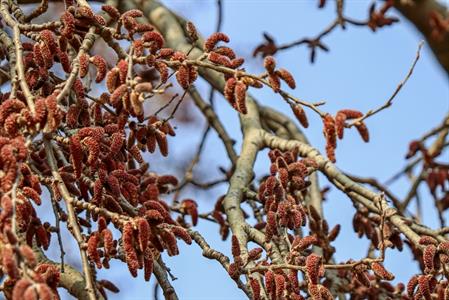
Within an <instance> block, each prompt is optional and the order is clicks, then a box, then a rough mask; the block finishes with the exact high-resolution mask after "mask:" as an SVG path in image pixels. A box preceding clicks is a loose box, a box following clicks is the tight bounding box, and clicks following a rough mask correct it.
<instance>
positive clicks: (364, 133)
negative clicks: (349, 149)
mask: <svg viewBox="0 0 449 300" xmlns="http://www.w3.org/2000/svg"><path fill="white" fill-rule="evenodd" d="M355 127H356V128H357V131H358V132H359V134H360V136H361V138H362V140H363V141H364V142H365V143H368V142H369V131H368V127H366V125H365V123H363V122H362V123H358V124H356V125H355Z"/></svg>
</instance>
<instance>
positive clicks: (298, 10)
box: [98, 0, 449, 300]
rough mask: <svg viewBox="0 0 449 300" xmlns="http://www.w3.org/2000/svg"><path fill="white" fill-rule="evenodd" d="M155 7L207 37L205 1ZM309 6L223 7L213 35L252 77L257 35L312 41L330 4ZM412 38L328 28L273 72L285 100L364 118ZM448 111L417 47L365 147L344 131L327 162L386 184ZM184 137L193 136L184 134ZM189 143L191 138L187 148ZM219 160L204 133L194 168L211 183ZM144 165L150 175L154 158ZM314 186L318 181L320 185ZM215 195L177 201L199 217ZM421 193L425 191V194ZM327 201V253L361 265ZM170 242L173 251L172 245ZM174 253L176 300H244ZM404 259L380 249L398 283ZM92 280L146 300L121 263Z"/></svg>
mask: <svg viewBox="0 0 449 300" xmlns="http://www.w3.org/2000/svg"><path fill="white" fill-rule="evenodd" d="M165 3H167V5H168V6H169V7H172V8H173V9H174V10H175V11H176V12H178V13H180V14H182V15H184V16H185V17H186V18H188V19H190V20H192V21H193V22H194V23H195V24H196V25H197V27H198V29H199V30H200V31H201V33H202V34H203V35H205V36H207V35H209V34H211V33H212V32H213V30H214V28H215V20H216V10H215V1H212V0H208V1H204V0H191V1H181V0H178V1H165ZM316 4H317V1H311V0H307V1H296V0H277V1H275V0H270V1H267V0H259V1H256V0H239V1H237V0H232V1H229V0H228V1H227V0H224V23H223V31H224V32H226V33H227V34H228V35H229V36H230V38H231V43H230V45H231V46H232V47H233V48H234V49H235V50H236V52H237V53H238V54H239V55H240V56H243V57H245V58H247V69H248V71H251V72H256V73H257V72H261V71H262V68H261V63H262V61H261V59H253V58H252V57H251V52H252V50H253V49H254V47H255V46H256V45H257V44H258V43H260V42H261V41H262V35H261V34H262V32H263V31H267V32H269V33H270V34H271V35H273V36H275V38H276V40H277V41H278V42H279V43H284V42H289V41H292V40H295V39H298V38H301V37H304V36H313V35H315V34H316V33H318V32H319V31H320V30H321V29H323V28H324V27H325V26H326V25H327V24H328V23H330V22H331V21H332V20H333V18H334V16H335V15H334V14H335V13H334V11H335V8H334V5H333V1H329V4H328V5H327V8H326V9H324V10H318V9H317V7H316V6H317V5H316ZM369 4H370V1H365V0H359V1H347V5H346V6H347V7H346V14H347V15H348V16H352V17H355V18H365V17H366V15H367V9H368V6H369ZM392 14H395V12H393V13H392ZM420 40H421V37H420V36H419V34H418V33H417V32H416V31H415V29H414V28H413V27H412V26H411V25H410V24H408V23H407V21H405V20H402V19H401V22H400V23H399V24H396V25H395V26H393V27H390V28H385V29H380V30H379V31H378V32H376V33H372V32H371V31H370V30H369V29H367V28H356V27H351V26H348V28H347V30H346V31H342V30H341V29H339V30H337V31H336V32H334V33H333V34H331V35H330V36H329V37H327V38H325V40H324V42H325V43H326V44H327V45H328V46H329V47H330V49H331V51H330V52H329V53H321V52H320V53H318V56H317V61H316V63H315V64H314V65H311V64H310V63H309V55H308V54H309V53H308V50H307V48H306V47H300V48H295V49H291V50H289V51H285V52H282V53H279V54H278V55H276V58H277V61H278V65H279V66H282V67H285V68H287V69H288V70H290V71H291V72H292V73H293V74H294V76H295V78H296V79H297V88H296V90H295V91H294V94H295V95H297V96H298V97H300V98H303V99H306V100H309V101H318V100H325V101H326V102H327V104H326V106H325V108H324V110H326V111H328V112H330V113H335V112H336V111H337V110H339V109H343V108H353V109H358V110H361V111H367V110H368V109H371V108H375V107H377V106H379V105H381V104H383V103H384V102H385V101H386V99H388V97H389V96H390V95H391V93H392V92H393V90H394V89H395V88H396V86H397V85H398V83H399V82H400V81H401V80H402V79H403V78H404V76H405V74H406V72H407V71H408V69H409V67H410V64H411V62H412V60H413V59H414V57H415V53H416V49H417V47H418V43H419V41H420ZM200 87H204V85H200ZM201 91H202V92H203V93H204V94H205V95H206V92H207V89H204V88H202V89H201ZM252 94H253V95H255V96H256V98H257V99H258V100H259V101H260V102H261V103H263V104H266V105H270V106H273V107H276V108H277V109H279V110H281V111H283V112H285V113H287V114H289V115H291V113H290V111H289V108H288V106H287V105H286V104H285V103H284V102H283V101H282V100H281V99H280V98H279V96H276V95H275V94H273V93H272V92H270V91H269V90H262V91H252ZM217 107H218V110H219V111H220V113H221V117H222V119H223V120H224V122H225V124H226V127H227V128H228V129H229V132H231V133H233V137H234V138H236V139H237V140H239V139H240V128H239V124H238V122H237V117H236V112H235V111H233V110H231V109H230V108H229V107H228V104H227V103H226V102H225V101H224V100H223V99H222V98H219V99H217ZM448 109H449V84H448V78H447V76H446V75H445V74H444V73H443V72H442V71H441V70H440V68H439V66H438V65H437V63H436V62H435V59H434V57H433V56H432V53H431V51H430V49H429V48H428V47H424V49H423V52H422V58H421V59H420V60H419V62H418V65H417V67H416V69H415V72H414V74H413V76H412V77H411V79H410V80H409V82H408V83H407V85H406V86H405V87H404V88H403V90H402V91H401V92H400V94H399V95H398V96H397V97H396V99H395V100H394V105H393V106H392V107H391V108H389V109H388V110H386V111H384V112H382V113H381V114H379V115H376V116H374V117H372V118H370V119H369V120H368V121H367V125H368V127H369V129H370V134H371V142H370V143H369V144H365V143H363V142H362V141H361V139H360V138H359V136H358V134H357V133H356V132H355V131H349V132H347V133H346V134H345V139H344V140H343V142H340V143H339V145H338V149H337V160H338V162H337V165H338V166H339V167H340V168H341V169H343V170H345V171H348V172H350V173H352V174H356V175H360V176H373V177H377V178H379V179H380V181H384V180H386V179H387V178H388V177H389V176H391V175H392V174H394V173H395V171H397V170H399V169H400V168H401V166H404V164H405V160H404V155H405V153H406V151H407V145H408V143H409V142H410V141H411V140H412V139H414V138H418V137H420V136H421V135H422V134H423V133H425V132H426V131H428V130H429V129H430V128H432V127H434V126H436V125H438V124H439V122H440V121H441V120H442V117H443V116H444V114H446V113H447V111H448ZM308 115H309V119H310V121H311V126H310V128H309V129H307V130H306V131H305V133H306V135H307V136H308V138H309V139H310V141H311V142H312V143H313V144H314V145H315V146H316V147H318V148H319V149H320V150H323V144H324V139H323V135H322V125H321V120H320V119H319V118H318V117H317V116H315V115H314V114H313V113H312V112H309V113H308ZM202 128H203V126H202V125H196V126H193V125H192V126H190V127H188V128H180V129H179V130H178V137H176V139H175V142H174V143H172V145H173V146H172V149H173V151H174V152H172V155H174V156H175V157H176V155H177V154H178V155H191V154H192V153H193V152H194V147H192V145H194V144H196V143H197V141H198V139H199V138H200V136H201V134H200V132H201V131H202ZM190 130H194V131H195V132H196V133H198V134H197V135H192V134H191V131H190ZM189 131H190V134H189ZM183 133H185V134H183ZM192 137H194V138H195V139H197V140H194V141H192V139H193V138H192ZM181 141H182V142H181ZM175 143H176V144H177V146H175ZM179 143H182V144H179ZM239 147H240V143H238V144H237V145H236V149H237V150H238V151H239V149H240V148H239ZM217 153H218V154H217ZM222 154H223V148H222V146H221V145H220V144H219V141H218V140H217V138H216V136H215V134H212V135H211V136H210V138H209V140H208V148H207V151H206V153H205V156H204V157H203V159H202V161H201V162H200V165H199V167H198V169H201V167H208V166H209V170H212V175H210V176H211V177H213V178H215V176H218V173H217V172H216V171H215V169H217V166H218V165H220V161H217V159H216V158H217V155H222ZM222 164H223V163H222ZM226 164H227V163H226ZM153 166H154V168H155V169H158V165H157V162H156V161H155V163H154V164H153ZM159 168H160V167H159ZM267 171H268V164H267V160H266V155H265V153H263V154H262V155H261V157H260V159H258V162H257V165H256V172H257V174H258V175H263V174H264V173H266V172H267ZM321 181H322V182H324V180H323V179H322V180H321ZM324 184H325V185H327V183H324ZM392 190H393V191H394V192H395V193H396V194H397V195H399V196H401V197H403V195H404V194H405V193H406V192H407V190H408V185H407V182H406V181H405V180H404V181H399V182H398V183H397V184H395V185H394V186H392ZM225 191H226V186H221V187H219V188H217V189H215V190H214V191H213V192H211V193H197V194H194V193H193V192H192V191H188V192H187V193H186V194H185V196H186V197H187V196H188V197H192V198H195V199H197V200H199V203H200V210H201V211H208V210H210V208H211V207H212V206H213V203H214V202H215V200H216V199H217V198H218V196H219V195H220V193H221V194H222V193H224V192H225ZM423 192H427V191H426V189H423ZM327 198H328V200H327V201H326V205H325V215H326V216H327V217H328V221H329V223H330V226H333V225H335V224H336V223H340V224H341V225H342V232H341V234H340V237H339V238H338V239H337V240H336V242H335V244H334V245H335V246H336V247H337V253H338V254H337V255H336V258H337V261H343V260H347V259H348V258H351V257H352V258H354V259H357V258H361V257H362V256H364V255H365V254H366V244H367V242H366V240H365V239H358V238H357V236H356V235H355V234H354V233H353V230H352V224H351V221H352V216H353V213H354V209H353V208H352V205H351V202H350V200H349V199H348V198H347V197H346V196H344V195H343V194H341V193H339V192H337V191H335V189H333V190H332V192H331V193H330V194H329V195H328V197H327ZM429 200H430V199H429ZM424 202H425V201H424ZM424 222H425V223H427V224H430V225H431V226H434V225H437V218H436V215H435V213H434V211H432V210H430V209H427V210H425V214H424ZM209 225H210V224H206V223H205V222H204V221H200V224H199V226H198V230H199V231H202V232H203V233H204V236H205V237H206V239H207V240H208V241H209V243H210V244H211V245H212V246H213V247H216V248H218V249H219V250H221V251H223V252H225V253H229V252H230V245H229V243H228V242H227V243H222V242H221V241H220V240H219V237H218V235H217V232H218V229H217V228H216V227H215V226H214V225H211V226H209ZM179 244H180V245H183V244H182V242H180V243H179ZM180 250H181V254H180V255H179V256H177V257H171V258H165V261H166V263H167V265H168V266H169V267H170V268H171V269H172V271H173V274H174V275H175V276H176V277H177V278H178V279H177V280H176V281H174V283H173V285H174V287H175V288H176V290H177V292H178V295H179V296H180V299H188V300H199V299H217V300H218V299H244V296H243V294H242V293H241V292H240V291H239V290H238V289H237V288H236V286H235V284H234V282H233V281H232V280H230V279H229V277H228V276H227V274H226V272H225V271H224V269H223V268H222V267H221V266H220V265H219V264H218V263H217V262H215V261H209V260H207V259H205V258H203V257H202V256H201V251H200V249H199V247H198V246H196V245H192V246H189V247H185V246H181V249H180ZM409 258H410V254H409V252H408V250H407V249H406V250H404V254H402V256H399V255H394V254H393V251H388V252H387V262H386V266H387V267H388V268H390V269H391V270H392V271H393V272H394V273H395V274H396V275H397V277H398V279H399V280H407V279H408V277H406V276H409V275H410V276H411V275H412V272H414V270H416V266H415V264H414V262H411V260H410V259H409ZM98 274H99V275H98V277H99V278H102V274H107V276H106V275H105V277H108V278H110V279H112V280H113V281H114V282H115V283H116V284H117V285H118V286H119V288H120V289H121V293H120V294H118V295H117V296H114V295H111V297H110V299H151V298H152V295H153V286H154V285H153V284H154V279H152V280H151V282H150V283H147V282H145V281H144V279H143V274H141V275H142V276H139V277H138V278H137V279H133V278H131V276H130V274H129V272H128V270H127V268H126V265H125V264H123V263H113V264H112V265H111V270H108V271H106V273H105V272H104V271H99V273H98ZM111 275H112V278H111ZM160 299H161V298H160Z"/></svg>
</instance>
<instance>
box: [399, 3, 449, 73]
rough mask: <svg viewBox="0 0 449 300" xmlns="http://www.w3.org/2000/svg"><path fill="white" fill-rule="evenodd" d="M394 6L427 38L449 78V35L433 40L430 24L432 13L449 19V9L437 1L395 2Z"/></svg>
mask: <svg viewBox="0 0 449 300" xmlns="http://www.w3.org/2000/svg"><path fill="white" fill-rule="evenodd" d="M394 6H395V8H396V9H397V10H398V11H399V12H400V13H401V14H402V15H403V16H404V17H406V18H407V19H408V20H409V21H410V22H411V23H412V24H413V25H415V27H416V28H417V29H418V30H419V31H420V32H421V33H422V35H423V36H424V37H425V38H426V40H427V41H428V43H429V46H430V48H431V49H432V51H433V53H434V54H435V57H436V58H437V60H438V62H439V63H440V65H441V67H443V69H444V70H445V71H446V74H447V75H448V76H449V33H448V32H446V33H445V35H444V36H443V37H442V38H441V39H440V40H435V39H432V38H431V33H432V26H431V23H430V14H431V13H432V12H437V13H439V14H440V15H441V16H442V17H443V18H447V17H448V9H447V7H445V6H444V5H443V4H441V3H439V2H438V1H436V0H414V1H412V3H410V2H409V1H401V0H395V1H394Z"/></svg>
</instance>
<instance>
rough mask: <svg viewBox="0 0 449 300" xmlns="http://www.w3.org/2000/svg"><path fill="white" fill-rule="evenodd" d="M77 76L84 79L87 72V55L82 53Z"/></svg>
mask: <svg viewBox="0 0 449 300" xmlns="http://www.w3.org/2000/svg"><path fill="white" fill-rule="evenodd" d="M79 65H80V67H79V70H80V71H79V75H80V77H81V78H84V77H85V76H86V75H87V73H88V72H89V55H87V54H85V53H83V54H81V55H80V58H79Z"/></svg>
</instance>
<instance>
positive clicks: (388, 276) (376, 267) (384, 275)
mask: <svg viewBox="0 0 449 300" xmlns="http://www.w3.org/2000/svg"><path fill="white" fill-rule="evenodd" d="M371 269H372V270H373V272H374V274H376V276H378V277H379V278H380V279H384V280H393V279H394V275H393V274H392V273H391V272H388V271H387V269H385V267H384V266H383V265H382V264H381V263H378V262H373V263H372V264H371Z"/></svg>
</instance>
